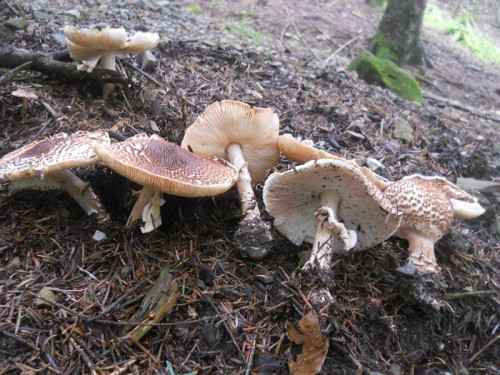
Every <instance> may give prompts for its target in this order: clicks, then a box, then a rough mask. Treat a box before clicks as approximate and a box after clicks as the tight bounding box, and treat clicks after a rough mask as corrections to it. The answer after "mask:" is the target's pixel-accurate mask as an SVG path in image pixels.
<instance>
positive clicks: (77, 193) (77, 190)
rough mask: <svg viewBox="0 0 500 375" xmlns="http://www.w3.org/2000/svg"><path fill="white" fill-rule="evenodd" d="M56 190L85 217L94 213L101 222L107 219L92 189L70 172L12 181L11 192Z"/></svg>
mask: <svg viewBox="0 0 500 375" xmlns="http://www.w3.org/2000/svg"><path fill="white" fill-rule="evenodd" d="M57 188H61V189H63V190H65V191H66V192H67V193H68V194H69V195H70V196H71V197H72V198H73V199H74V200H75V201H76V202H77V203H78V204H79V205H80V207H81V208H82V209H83V210H84V211H85V212H86V213H87V215H92V214H94V213H95V214H96V215H97V217H98V218H99V220H101V221H106V220H107V219H109V215H108V213H107V212H106V210H105V209H104V206H103V205H102V203H101V202H100V201H99V198H97V196H96V195H95V193H94V192H93V191H92V188H91V187H90V186H89V185H88V184H87V183H85V182H84V181H82V180H81V179H80V178H79V177H77V176H76V175H75V174H74V173H73V172H71V171H70V170H63V171H59V172H53V173H49V174H46V175H44V177H43V178H36V177H29V178H24V179H19V180H13V181H12V185H11V192H15V191H19V190H22V189H35V190H51V189H57Z"/></svg>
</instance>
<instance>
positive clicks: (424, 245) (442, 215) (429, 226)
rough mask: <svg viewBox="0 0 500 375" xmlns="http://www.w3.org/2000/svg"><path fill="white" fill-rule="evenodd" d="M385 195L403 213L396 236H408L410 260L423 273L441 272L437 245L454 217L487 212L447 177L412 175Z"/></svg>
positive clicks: (388, 190) (400, 181) (394, 185)
mask: <svg viewBox="0 0 500 375" xmlns="http://www.w3.org/2000/svg"><path fill="white" fill-rule="evenodd" d="M384 195H385V196H386V197H387V198H388V199H389V200H390V201H391V202H392V203H393V204H394V205H395V206H396V207H397V209H398V211H399V212H400V213H402V215H403V221H402V222H401V225H400V227H399V229H398V230H397V232H396V233H395V234H394V236H396V237H400V238H403V239H406V240H407V241H408V246H409V257H408V262H409V263H411V264H413V265H415V267H416V269H417V271H420V272H422V273H437V272H439V266H438V264H437V262H436V256H435V254H434V244H435V243H436V242H437V241H438V240H439V239H440V238H441V237H442V236H443V235H444V234H445V233H446V232H448V231H449V230H450V228H451V223H452V221H453V218H454V217H455V216H456V217H461V218H466V219H470V218H475V217H478V216H480V215H482V214H483V213H484V211H485V210H484V208H483V207H481V205H480V204H479V203H478V202H477V199H476V198H474V197H472V196H471V195H469V194H468V193H466V192H465V191H463V190H461V189H460V188H458V187H457V186H456V185H454V184H452V183H451V182H449V181H448V180H446V179H445V178H443V177H424V176H420V175H412V176H407V177H404V178H403V179H401V180H399V181H395V182H393V183H391V184H390V185H389V187H388V188H387V189H385V190H384Z"/></svg>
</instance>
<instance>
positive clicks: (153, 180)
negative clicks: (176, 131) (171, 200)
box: [95, 134, 238, 197]
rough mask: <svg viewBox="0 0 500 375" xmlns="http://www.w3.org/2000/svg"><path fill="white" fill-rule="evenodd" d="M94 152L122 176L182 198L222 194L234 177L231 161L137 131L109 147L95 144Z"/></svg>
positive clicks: (234, 172)
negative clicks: (135, 133)
mask: <svg viewBox="0 0 500 375" xmlns="http://www.w3.org/2000/svg"><path fill="white" fill-rule="evenodd" d="M95 152H96V154H97V155H98V156H99V157H100V158H101V160H102V161H103V163H104V164H106V165H107V166H108V167H109V168H111V169H113V170H115V171H116V172H118V173H119V174H121V175H122V176H124V177H127V178H128V179H130V180H132V181H134V182H136V183H138V184H140V185H143V186H148V187H151V188H152V189H154V190H155V191H161V192H164V193H169V194H172V195H177V196H182V197H205V196H213V195H217V194H222V193H224V192H225V191H227V190H229V189H230V188H231V187H232V186H233V185H234V183H235V182H236V179H237V177H238V171H237V170H236V169H235V168H234V167H233V166H232V165H231V164H229V163H227V162H225V161H222V160H219V159H208V158H203V157H200V156H197V155H194V154H193V153H191V152H189V151H187V150H184V149H182V148H181V147H179V146H177V145H176V144H174V143H171V142H168V141H166V140H164V139H162V138H160V137H158V136H151V137H149V136H147V135H145V134H138V135H136V136H134V137H132V138H129V139H127V140H125V141H123V142H119V143H113V144H111V145H110V146H105V145H96V146H95Z"/></svg>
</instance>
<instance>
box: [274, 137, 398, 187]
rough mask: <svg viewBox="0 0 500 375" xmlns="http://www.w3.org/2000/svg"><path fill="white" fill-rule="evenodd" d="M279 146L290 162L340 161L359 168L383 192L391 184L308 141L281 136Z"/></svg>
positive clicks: (352, 161)
mask: <svg viewBox="0 0 500 375" xmlns="http://www.w3.org/2000/svg"><path fill="white" fill-rule="evenodd" d="M278 146H279V148H280V151H281V153H282V154H283V155H285V156H286V157H287V158H289V159H290V160H293V161H296V162H298V163H301V164H304V163H306V162H308V161H310V160H317V159H332V160H340V161H342V162H344V163H347V164H349V165H352V166H353V167H356V168H358V169H359V170H360V171H361V173H363V174H364V175H365V176H366V177H367V178H368V179H369V180H370V181H371V182H373V183H374V184H375V185H376V186H377V187H378V188H379V189H381V190H384V189H385V188H386V187H387V186H389V184H390V181H388V180H386V179H385V178H384V177H382V176H379V175H378V174H376V173H375V172H373V171H372V170H371V169H370V168H366V167H361V166H359V165H358V164H357V163H356V162H355V161H354V160H347V159H344V158H342V157H340V156H337V155H334V154H331V153H329V152H326V151H324V150H319V149H317V148H315V147H314V146H311V145H309V144H308V142H306V141H302V142H301V141H299V140H298V139H296V138H294V137H293V136H292V135H290V134H284V135H280V136H279V138H278Z"/></svg>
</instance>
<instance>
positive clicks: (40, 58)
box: [0, 47, 127, 84]
mask: <svg viewBox="0 0 500 375" xmlns="http://www.w3.org/2000/svg"><path fill="white" fill-rule="evenodd" d="M28 62H31V63H32V64H31V65H30V66H29V69H30V70H34V71H37V72H40V73H43V74H47V75H50V76H53V77H56V78H58V79H61V80H66V81H80V82H82V81H93V82H95V83H99V84H100V83H104V82H113V83H122V84H124V83H126V82H127V77H125V76H124V75H123V74H120V73H119V72H116V71H111V70H104V69H94V70H93V71H92V72H90V73H89V72H82V71H80V70H78V68H77V66H76V64H75V63H65V62H61V61H55V60H54V59H53V58H52V56H50V55H45V54H43V53H31V52H28V51H24V50H21V49H17V48H13V47H8V48H0V68H6V69H15V68H17V67H19V66H20V65H23V64H25V63H28Z"/></svg>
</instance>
